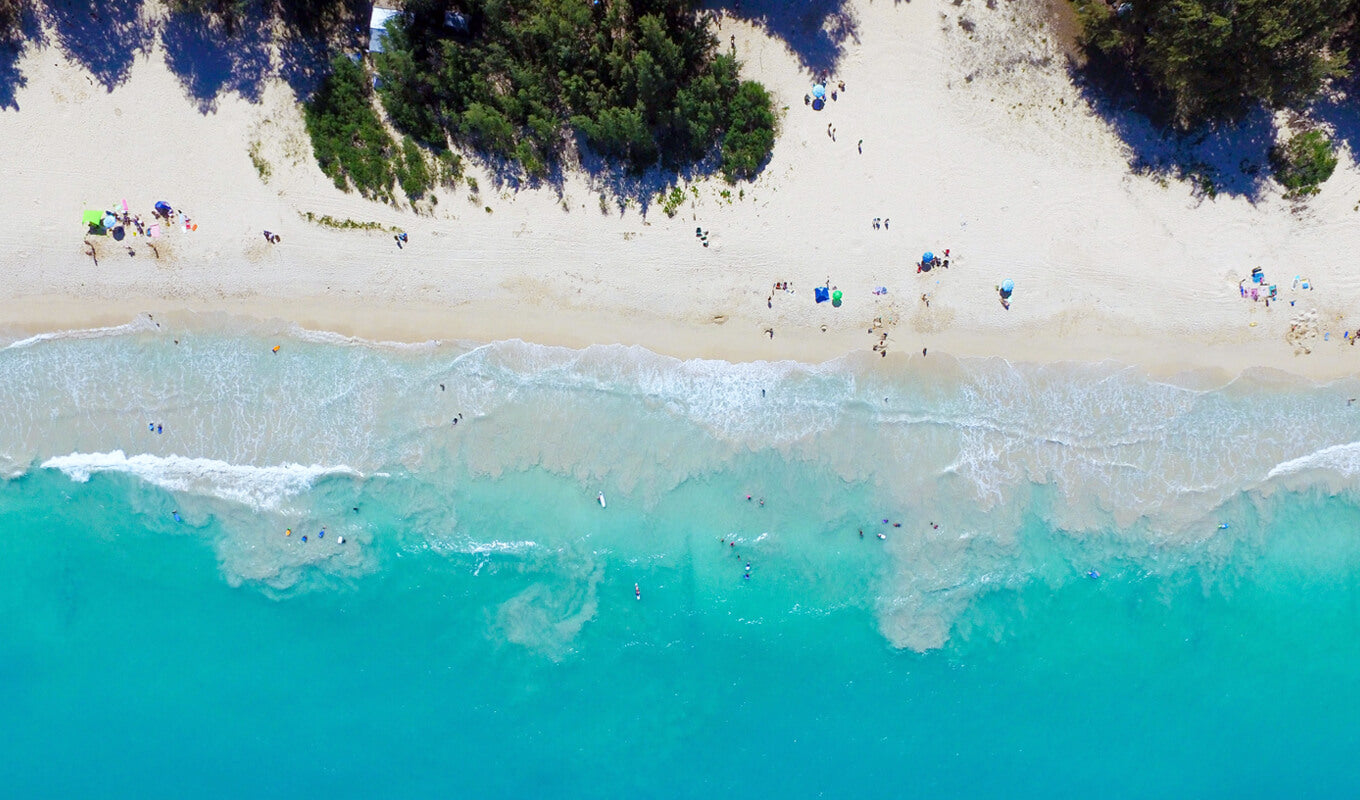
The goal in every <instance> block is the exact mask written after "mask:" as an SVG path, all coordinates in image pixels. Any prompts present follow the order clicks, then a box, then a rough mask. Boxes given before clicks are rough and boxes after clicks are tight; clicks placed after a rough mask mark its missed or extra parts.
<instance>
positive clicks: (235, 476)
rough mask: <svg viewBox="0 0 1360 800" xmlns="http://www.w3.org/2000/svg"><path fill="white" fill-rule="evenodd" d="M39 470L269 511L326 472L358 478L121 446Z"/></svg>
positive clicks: (342, 469) (345, 471) (337, 470)
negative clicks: (131, 481) (115, 478)
mask: <svg viewBox="0 0 1360 800" xmlns="http://www.w3.org/2000/svg"><path fill="white" fill-rule="evenodd" d="M42 467H43V469H56V470H61V472H63V473H64V474H65V475H66V476H67V477H69V478H70V479H71V480H73V481H77V482H80V483H85V482H86V481H88V480H89V479H90V476H92V475H94V474H95V473H97V472H119V473H125V474H129V475H135V476H136V477H138V478H140V479H141V480H144V481H146V482H147V483H151V484H153V485H156V486H159V487H161V488H162V489H167V490H169V491H173V492H187V493H190V494H196V495H201V496H209V497H216V498H220V499H223V500H231V501H234V502H237V503H241V504H244V505H247V506H250V507H252V508H255V509H258V510H274V509H277V508H278V507H279V506H280V504H282V503H283V502H284V501H285V500H287V499H288V498H291V497H296V496H297V495H300V494H302V493H304V492H306V491H307V490H309V489H310V488H312V485H313V484H314V483H315V482H316V481H317V479H319V478H321V477H324V476H327V475H350V476H354V477H362V475H360V473H358V472H356V471H355V470H352V469H350V468H349V467H346V466H343V465H342V466H333V467H323V466H317V465H312V466H303V465H301V464H279V465H275V466H265V467H255V466H248V465H241V464H228V463H226V462H224V461H217V460H215V459H211V458H190V457H186V456H176V455H172V456H155V455H151V454H149V453H139V454H137V455H134V456H127V455H125V454H124V453H123V451H121V450H114V451H112V452H109V453H71V454H69V455H65V456H56V457H54V458H49V459H48V460H46V461H44V462H43V463H42Z"/></svg>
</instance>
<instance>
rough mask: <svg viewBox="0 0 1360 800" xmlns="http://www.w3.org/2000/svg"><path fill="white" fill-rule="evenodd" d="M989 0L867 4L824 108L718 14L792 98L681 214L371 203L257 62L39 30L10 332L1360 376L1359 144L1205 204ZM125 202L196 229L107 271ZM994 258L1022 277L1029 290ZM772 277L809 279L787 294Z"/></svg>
mask: <svg viewBox="0 0 1360 800" xmlns="http://www.w3.org/2000/svg"><path fill="white" fill-rule="evenodd" d="M748 5H750V4H748ZM996 6H997V7H996V8H995V9H991V8H988V4H987V3H986V2H985V0H964V1H963V2H962V3H961V4H957V5H956V4H955V3H952V2H943V1H942V0H914V1H913V2H909V3H894V2H888V1H887V0H878V2H869V0H858V1H857V2H852V3H849V4H848V5H847V19H846V20H845V21H844V24H845V25H847V26H848V27H849V29H850V30H851V35H850V36H849V37H848V39H847V41H846V43H845V49H844V52H843V54H842V56H841V59H840V62H839V65H838V66H837V68H836V70H835V72H834V74H833V75H832V76H831V82H832V83H833V84H835V83H836V82H839V81H844V83H845V86H846V88H845V91H844V92H843V93H839V92H838V97H837V99H836V100H834V101H832V102H829V103H827V105H826V108H825V109H823V110H821V111H814V110H813V109H811V108H810V107H808V106H806V105H804V103H803V96H804V94H805V93H806V92H807V91H808V90H809V88H810V86H811V84H812V82H813V76H812V74H811V73H810V71H809V70H807V69H806V68H804V67H803V66H802V65H801V64H800V61H799V59H798V58H797V56H796V54H795V53H793V52H791V51H790V50H789V48H788V46H787V44H786V42H785V41H783V40H782V39H778V38H771V37H770V36H767V35H766V33H765V32H764V31H763V30H761V29H760V28H758V27H754V26H752V25H751V24H749V23H747V22H743V21H741V20H736V19H732V18H731V17H728V18H726V19H725V20H723V22H722V25H721V30H720V31H718V36H719V37H720V39H721V40H722V41H724V42H728V41H729V37H730V36H735V42H736V47H737V51H738V54H739V56H740V57H741V58H742V59H743V60H744V61H745V70H746V73H747V74H748V75H749V76H751V77H755V78H757V79H759V80H761V81H762V82H764V83H765V84H766V86H768V87H770V88H771V90H772V91H773V92H774V93H775V95H776V98H777V104H778V105H779V106H781V107H786V110H785V111H784V112H783V116H782V120H781V133H780V137H779V139H778V141H777V143H776V146H775V150H774V154H773V157H772V159H771V161H770V163H769V164H768V166H767V167H766V169H765V170H764V172H763V173H762V174H761V176H760V177H759V179H758V180H756V181H755V182H754V183H753V184H742V185H739V186H732V187H729V186H727V185H726V184H725V183H723V182H722V180H721V178H717V177H714V178H708V179H704V180H701V181H699V182H697V183H694V184H692V185H686V187H685V188H686V191H687V192H688V193H689V201H688V202H687V203H686V204H685V205H684V206H683V207H682V209H681V210H680V212H679V213H678V214H677V215H676V216H675V217H674V218H669V217H667V216H666V215H665V214H664V213H663V211H662V209H661V207H660V206H659V205H656V204H654V205H652V207H651V208H649V209H648V210H647V211H646V213H645V214H644V213H643V212H642V209H640V208H639V207H638V206H637V205H636V204H633V205H631V206H630V207H627V208H620V207H619V205H618V203H617V202H616V201H613V200H610V201H609V203H608V206H607V209H606V210H604V211H603V212H602V209H601V200H600V189H599V187H597V186H592V185H591V183H590V181H589V179H588V178H587V177H585V176H583V175H580V174H577V175H572V176H569V177H568V178H567V180H566V182H565V184H564V185H563V186H562V187H561V189H560V192H559V190H558V189H556V188H554V187H541V188H521V189H513V188H508V187H506V188H500V187H497V186H496V185H495V181H494V180H493V178H492V177H491V176H489V175H488V174H486V173H485V172H484V171H481V170H479V169H478V168H477V167H476V166H471V165H470V166H469V169H468V172H469V174H471V175H473V176H475V177H476V179H477V181H478V183H479V185H480V187H481V190H480V193H479V194H478V195H477V196H475V197H474V196H470V194H469V191H468V189H467V188H466V186H464V187H462V188H460V189H459V190H457V191H456V192H444V193H442V194H440V195H439V197H438V203H437V204H434V205H430V206H426V207H424V208H423V209H422V210H421V212H420V213H417V212H415V211H412V210H410V209H397V208H393V207H390V206H386V205H383V204H381V203H375V202H370V201H366V200H364V199H362V198H360V197H359V196H358V195H355V194H346V193H344V192H342V191H340V190H337V189H336V188H335V187H334V186H333V185H332V184H331V183H330V181H329V180H328V179H327V178H326V177H325V176H324V175H322V173H321V172H320V170H319V169H318V168H317V167H316V165H315V163H314V162H313V160H312V157H311V152H310V143H309V141H308V139H307V136H306V133H305V130H304V127H303V123H302V118H301V112H300V109H299V106H298V104H297V101H296V98H295V96H294V94H293V91H292V89H291V88H290V87H289V86H288V85H287V84H286V83H284V82H283V81H282V80H279V79H269V80H267V81H265V82H264V83H263V85H262V87H261V92H260V96H259V98H258V101H252V100H250V99H246V98H242V97H240V96H238V95H237V94H234V93H230V92H228V93H224V94H221V95H219V96H218V97H217V98H216V99H215V100H214V101H213V102H212V103H211V104H210V105H211V108H208V109H207V110H203V108H202V105H203V104H202V103H201V102H200V101H199V100H196V99H194V98H193V97H191V96H189V93H187V92H186V90H185V88H184V86H183V84H182V83H181V81H180V79H179V78H177V77H176V75H175V74H173V72H172V71H171V70H170V69H169V68H168V67H167V64H166V61H165V53H164V50H163V47H162V45H161V43H160V42H159V41H156V42H153V43H152V44H151V46H150V47H149V49H148V50H147V51H145V52H138V53H137V54H136V55H135V60H134V63H133V65H132V67H131V70H130V72H129V74H128V77H127V79H126V81H124V82H122V83H121V84H119V85H116V86H115V87H114V88H113V89H112V90H106V89H105V87H103V86H101V85H100V83H99V81H96V80H92V79H91V78H90V76H89V74H88V73H87V71H86V70H85V69H84V68H83V67H82V66H80V65H79V64H77V63H72V62H71V61H68V60H67V58H66V57H65V54H64V53H63V51H62V49H61V48H60V47H59V46H58V45H56V44H55V43H51V41H50V40H49V44H47V45H44V46H38V47H30V48H29V49H28V50H27V51H26V52H25V54H24V56H23V57H22V58H21V60H20V61H19V62H18V64H17V68H18V69H19V70H20V71H21V73H22V76H23V81H24V85H22V86H21V87H20V88H19V89H18V90H17V91H16V92H15V100H14V104H13V105H12V106H11V107H7V108H4V109H3V110H0V161H2V162H3V164H4V165H5V166H4V180H3V181H0V204H2V205H3V207H4V208H5V209H6V210H7V211H8V212H9V221H8V224H7V225H5V226H4V227H3V228H2V229H0V253H2V254H3V255H0V264H2V265H3V269H0V329H3V330H9V331H11V332H13V333H14V334H16V335H18V334H20V333H31V332H34V331H47V330H57V329H68V328H87V327H94V326H98V325H105V324H117V323H121V322H125V321H127V320H129V319H131V318H132V317H133V316H135V315H137V314H139V313H153V314H158V315H159V314H175V313H179V312H186V311H187V312H210V311H225V312H229V313H232V314H239V315H242V316H247V317H257V318H281V319H286V320H290V321H294V322H296V323H298V324H300V325H302V326H304V327H309V328H318V329H326V330H334V331H339V332H342V333H346V334H352V335H357V336H362V337H366V338H374V339H396V340H405V341H421V340H427V339H436V338H438V339H452V338H460V339H478V340H490V339H505V338H523V339H526V340H531V341H537V342H543V343H557V344H563V345H569V346H581V345H586V344H590V343H596V342H623V343H634V344H639V345H643V346H646V347H648V348H652V349H654V350H657V351H660V352H664V353H669V354H673V355H676V356H681V357H694V356H709V357H720V358H727V359H733V360H749V359H798V360H803V361H818V360H823V359H827V358H831V357H835V356H837V355H840V354H842V353H845V352H848V351H852V350H863V351H869V350H870V348H871V347H872V346H873V345H874V344H875V343H877V342H878V341H879V340H880V333H879V332H875V333H872V334H871V333H869V331H870V330H871V329H872V328H873V327H874V324H873V323H874V320H875V319H876V318H877V319H880V320H882V322H883V326H884V327H883V328H882V331H883V332H886V333H887V334H888V340H887V342H888V352H889V356H888V358H889V359H896V358H904V357H920V356H921V353H922V348H929V353H930V355H935V354H939V353H950V354H954V355H960V356H987V355H997V356H1003V357H1006V358H1010V359H1018V360H1031V361H1046V360H1062V359H1079V360H1094V359H1104V358H1113V359H1117V360H1121V361H1126V362H1131V363H1137V364H1140V365H1144V366H1146V367H1148V368H1149V369H1151V370H1153V371H1156V372H1164V371H1175V370H1180V369H1183V368H1194V367H1216V368H1222V369H1225V370H1228V371H1231V372H1236V371H1239V370H1241V369H1243V368H1247V367H1251V366H1269V367H1276V368H1279V369H1282V370H1286V371H1289V372H1292V373H1297V374H1301V375H1306V376H1311V377H1318V378H1325V377H1331V376H1337V375H1342V374H1349V373H1351V372H1353V371H1354V365H1355V364H1360V349H1354V348H1352V347H1351V346H1350V344H1349V340H1347V339H1345V338H1343V332H1344V331H1346V330H1355V329H1356V328H1360V304H1358V303H1357V301H1360V274H1357V273H1356V271H1355V270H1354V269H1353V268H1351V267H1350V265H1349V264H1348V261H1349V259H1350V257H1351V254H1352V253H1354V252H1355V251H1356V250H1357V245H1360V225H1357V224H1356V223H1357V221H1358V220H1360V214H1358V213H1357V211H1356V206H1357V200H1360V171H1357V169H1356V166H1355V163H1354V161H1353V159H1352V157H1351V154H1350V153H1349V152H1345V151H1343V152H1342V153H1341V164H1340V166H1339V167H1338V169H1337V172H1336V174H1335V175H1334V176H1333V177H1332V178H1331V179H1330V180H1329V181H1328V182H1327V183H1326V184H1324V186H1323V188H1322V192H1321V194H1319V195H1317V196H1316V197H1314V198H1312V199H1311V200H1309V201H1308V202H1307V203H1306V204H1304V205H1299V204H1296V203H1293V202H1291V201H1288V200H1285V199H1282V198H1281V196H1280V190H1279V189H1278V187H1267V188H1266V190H1265V191H1264V192H1263V193H1262V194H1261V196H1259V197H1256V198H1248V197H1244V196H1242V195H1241V194H1233V193H1231V192H1225V193H1220V194H1219V195H1218V196H1217V197H1216V198H1207V197H1199V196H1197V195H1196V193H1195V191H1194V189H1193V187H1192V186H1191V185H1190V184H1189V183H1188V182H1183V181H1179V180H1176V179H1174V178H1172V179H1167V178H1165V177H1158V176H1157V175H1155V174H1149V175H1140V174H1136V173H1135V171H1134V170H1133V169H1131V168H1130V166H1129V162H1130V147H1129V144H1128V143H1127V142H1126V141H1125V140H1123V139H1121V138H1120V136H1119V135H1118V134H1117V132H1116V131H1115V130H1114V128H1113V126H1112V123H1111V122H1110V121H1109V120H1108V119H1107V118H1104V117H1102V116H1101V115H1099V114H1097V113H1096V112H1095V111H1093V110H1092V109H1091V107H1090V106H1089V104H1088V103H1087V101H1086V100H1085V99H1083V97H1082V94H1081V92H1080V91H1079V89H1078V88H1077V87H1076V86H1074V84H1073V82H1072V80H1071V79H1070V77H1069V75H1068V73H1067V69H1066V66H1065V62H1064V59H1063V57H1062V53H1061V52H1060V49H1059V45H1058V44H1057V39H1058V37H1057V36H1056V35H1055V34H1054V33H1053V31H1051V30H1050V29H1049V27H1048V23H1047V22H1046V21H1045V19H1046V17H1047V16H1048V14H1049V10H1048V9H1047V7H1046V6H1045V5H1043V4H1042V3H1040V2H1038V0H1015V1H1014V2H1002V3H999V4H996ZM154 13H159V12H154ZM960 21H963V22H966V23H967V24H965V25H961V24H960ZM969 28H971V29H972V30H971V32H970V31H969ZM15 106H17V107H15ZM828 126H832V127H833V128H834V132H835V136H834V140H833V138H832V137H831V136H830V135H829V133H828ZM860 140H862V141H863V144H862V152H861V150H860V147H859V142H860ZM252 151H253V152H254V153H255V154H256V157H257V158H259V159H262V160H263V161H264V162H266V163H267V164H268V169H269V173H270V174H269V176H268V178H267V180H266V179H264V178H262V176H261V175H260V174H259V173H258V172H257V169H256V167H255V166H254V165H253V163H252V156H251V153H252ZM691 189H692V191H691ZM724 191H729V192H730V197H724V196H723V194H722V193H723V192H724ZM124 199H126V200H127V201H128V203H129V205H130V207H131V208H132V210H133V211H134V212H139V213H141V215H142V217H143V218H144V219H146V218H149V216H150V211H151V208H152V205H153V203H154V202H156V201H158V200H165V201H168V202H169V203H171V204H172V205H174V206H175V207H176V208H177V209H183V210H184V211H185V212H186V213H187V214H188V215H189V216H190V217H191V218H192V219H193V222H194V223H196V224H197V225H198V229H197V230H196V231H191V232H185V231H183V230H182V229H176V230H172V231H169V232H167V234H166V235H165V236H164V237H162V238H161V239H160V240H159V241H158V242H157V248H156V249H157V251H158V253H153V252H152V250H151V249H150V248H149V247H148V246H147V243H146V240H144V239H137V238H133V239H128V240H126V241H124V242H121V243H120V242H114V241H112V240H110V239H107V238H105V237H89V238H90V239H91V241H95V242H96V245H95V246H96V248H97V249H96V255H97V258H98V264H97V265H96V264H95V263H94V262H93V260H92V259H91V258H90V256H88V255H87V254H86V252H85V248H86V245H85V244H84V240H85V239H86V238H87V237H86V236H85V235H84V230H83V227H82V225H81V224H80V219H81V213H82V210H83V209H86V208H106V207H113V205H114V204H117V203H121V201H122V200H124ZM309 214H310V215H312V217H313V219H315V218H317V217H320V216H323V215H328V216H330V217H331V218H334V219H348V220H354V221H357V222H373V223H379V224H381V225H382V226H387V227H389V228H392V229H401V230H405V231H407V232H409V237H410V240H409V243H408V244H407V245H406V246H405V247H404V248H398V247H397V244H396V242H395V241H394V240H393V235H392V232H391V231H390V230H374V231H365V230H337V229H334V228H331V227H327V226H324V225H320V224H317V223H316V222H314V221H309V220H308V218H307V216H308V215H309ZM875 218H882V219H883V220H885V221H886V224H885V225H883V226H882V227H879V228H875V227H874V225H873V220H875ZM696 226H698V227H701V228H702V229H704V230H706V231H708V232H709V234H710V236H709V239H710V246H709V247H707V248H705V247H703V246H702V244H701V243H700V241H699V240H698V239H697V238H696V237H695V228H696ZM266 229H267V230H270V231H273V232H275V233H277V234H279V236H280V237H281V241H280V243H278V244H276V245H271V244H269V243H268V242H266V241H265V239H264V237H263V235H262V233H261V232H262V231H263V230H266ZM125 246H130V247H131V249H132V252H133V254H132V255H129V252H128V251H127V249H125ZM946 248H947V249H948V250H949V252H950V261H951V263H950V266H949V268H948V269H943V268H937V269H934V270H932V271H930V272H928V273H918V272H917V269H916V266H915V264H916V262H917V261H919V260H920V258H921V254H922V252H923V251H932V252H934V253H937V254H943V252H944V251H945V250H946ZM1255 266H1260V267H1262V268H1263V269H1264V270H1265V273H1266V283H1267V284H1275V285H1277V286H1278V288H1279V296H1278V299H1277V300H1276V301H1275V302H1272V303H1271V304H1270V306H1269V308H1267V307H1266V305H1265V304H1264V303H1263V302H1252V301H1250V300H1248V299H1243V298H1242V297H1241V296H1240V294H1239V289H1238V286H1239V282H1240V281H1242V280H1244V279H1248V276H1249V273H1250V271H1251V269H1252V268H1253V267H1255ZM1296 276H1299V277H1300V278H1301V279H1306V280H1307V281H1308V282H1309V284H1310V286H1311V287H1312V288H1311V289H1308V290H1304V289H1302V288H1296V287H1295V281H1294V279H1295V277H1296ZM1003 279H1011V280H1013V281H1014V284H1015V292H1014V295H1013V296H1012V298H1011V305H1010V308H1009V310H1007V309H1005V308H1003V307H1002V304H1001V302H1000V298H999V296H998V293H997V286H998V285H999V284H1000V283H1001V282H1002V280H1003ZM777 281H789V282H791V283H792V287H793V290H794V291H793V292H792V293H788V292H774V291H772V289H771V287H772V285H773V284H774V283H775V282H777ZM827 282H829V283H830V284H832V285H834V286H835V287H837V288H838V289H840V290H841V291H843V292H844V303H843V304H842V305H841V307H839V308H834V307H832V305H831V304H830V303H823V304H816V303H814V302H813V297H812V295H813V288H814V287H815V286H818V285H822V284H825V283H827ZM877 287H885V288H886V289H887V294H886V295H875V294H874V293H873V290H874V289H875V288H877ZM923 294H925V295H926V296H927V297H928V300H929V305H928V306H927V304H926V302H924V301H923V300H922V295H923ZM1291 324H1293V325H1294V326H1295V333H1293V334H1291ZM770 331H773V335H771V333H770Z"/></svg>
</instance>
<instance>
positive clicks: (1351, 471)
mask: <svg viewBox="0 0 1360 800" xmlns="http://www.w3.org/2000/svg"><path fill="white" fill-rule="evenodd" d="M1314 469H1319V470H1331V471H1335V472H1338V473H1340V474H1342V475H1345V476H1352V475H1356V474H1360V442H1347V443H1345V444H1334V445H1332V446H1330V447H1324V448H1322V449H1320V450H1314V451H1313V452H1311V453H1309V454H1307V455H1303V456H1299V457H1298V458H1291V459H1289V460H1288V461H1284V462H1281V463H1279V464H1276V465H1275V466H1274V467H1272V468H1271V470H1270V472H1268V473H1266V480H1271V479H1273V478H1278V477H1281V476H1285V475H1293V474H1296V473H1299V472H1304V471H1306V470H1314Z"/></svg>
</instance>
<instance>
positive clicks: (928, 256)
mask: <svg viewBox="0 0 1360 800" xmlns="http://www.w3.org/2000/svg"><path fill="white" fill-rule="evenodd" d="M934 260H935V254H934V253H932V252H930V251H929V250H927V251H926V252H925V254H924V255H922V256H921V263H922V264H929V263H930V262H932V261H934Z"/></svg>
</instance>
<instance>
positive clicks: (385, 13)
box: [368, 6, 401, 53]
mask: <svg viewBox="0 0 1360 800" xmlns="http://www.w3.org/2000/svg"><path fill="white" fill-rule="evenodd" d="M399 16H401V12H400V11H397V10H396V9H392V8H378V7H377V6H374V7H373V15H372V16H371V17H369V19H368V52H370V53H381V52H383V42H385V41H386V40H387V21H388V20H389V19H392V18H393V17H399Z"/></svg>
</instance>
